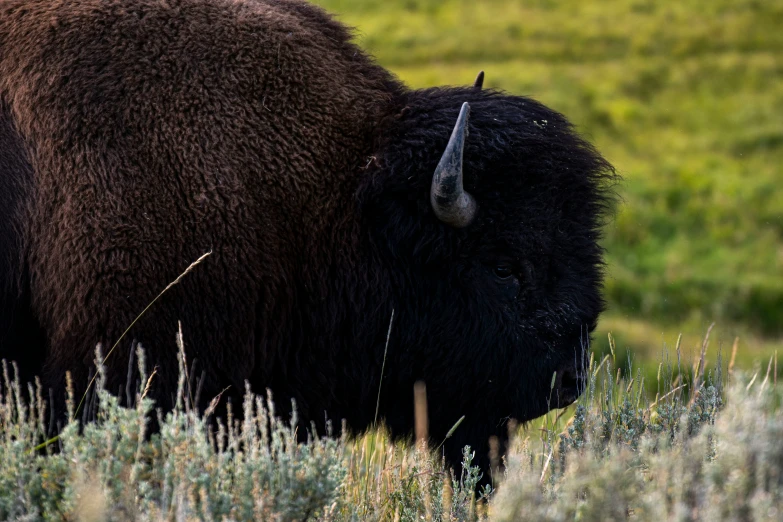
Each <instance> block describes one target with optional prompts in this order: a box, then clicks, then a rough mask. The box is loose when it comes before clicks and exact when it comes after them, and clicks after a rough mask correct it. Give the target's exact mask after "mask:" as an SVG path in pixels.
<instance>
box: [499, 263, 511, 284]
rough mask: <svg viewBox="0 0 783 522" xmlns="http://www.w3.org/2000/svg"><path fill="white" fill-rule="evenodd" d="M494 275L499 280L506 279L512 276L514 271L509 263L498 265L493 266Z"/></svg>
mask: <svg viewBox="0 0 783 522" xmlns="http://www.w3.org/2000/svg"><path fill="white" fill-rule="evenodd" d="M495 275H496V276H497V278H498V279H500V280H501V281H506V280H508V279H511V278H512V277H514V271H513V270H512V269H511V267H510V266H509V265H498V266H496V267H495Z"/></svg>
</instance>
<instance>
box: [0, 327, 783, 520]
mask: <svg viewBox="0 0 783 522" xmlns="http://www.w3.org/2000/svg"><path fill="white" fill-rule="evenodd" d="M702 344H703V346H704V349H703V352H702V354H701V359H702V360H704V359H706V355H707V353H708V343H706V342H703V343H702ZM181 346H182V344H181V342H180V348H181ZM609 348H610V353H609V354H608V355H606V356H605V357H603V358H599V357H597V356H596V355H595V353H594V354H593V357H592V358H591V364H590V368H589V373H588V384H587V389H586V391H585V393H584V394H583V395H582V397H581V398H580V400H579V402H578V403H577V404H576V405H573V406H571V407H569V408H566V409H565V410H556V411H553V412H550V414H548V415H547V416H545V417H543V418H541V419H538V420H536V421H533V422H531V423H528V424H527V425H525V426H521V427H519V428H518V429H512V432H511V434H512V439H511V442H510V450H509V452H508V454H507V455H506V457H505V458H504V460H503V463H504V465H505V471H504V472H503V473H501V474H495V475H494V476H495V477H497V479H496V481H495V484H494V489H493V488H490V487H486V488H484V489H482V490H478V491H477V488H476V484H477V483H478V480H479V479H480V477H481V470H479V469H478V468H476V467H475V466H473V465H472V462H471V461H472V456H473V455H472V453H471V451H470V449H469V448H465V452H464V461H463V466H462V469H459V470H456V471H455V470H449V469H446V468H445V467H444V464H443V461H442V459H441V458H440V456H439V454H438V451H437V446H435V447H433V445H432V444H430V445H428V441H427V439H426V437H422V438H421V439H420V440H419V442H418V443H417V444H415V445H414V444H410V443H405V442H404V441H398V442H394V441H391V440H390V439H389V437H388V435H387V433H386V432H385V430H383V428H380V429H377V430H372V431H370V432H368V433H366V434H361V435H358V436H356V437H352V438H349V437H347V436H346V435H343V436H342V437H340V438H334V437H328V436H324V435H328V434H321V435H320V436H319V435H318V434H315V433H312V432H311V434H310V437H309V439H308V442H306V443H297V442H296V440H297V434H296V431H297V428H296V427H293V426H294V425H295V424H296V417H295V415H296V414H295V413H294V416H293V418H292V419H284V420H281V419H279V418H277V417H276V416H275V409H274V402H273V401H272V398H271V396H267V397H259V396H255V395H253V394H251V393H250V392H249V391H248V392H247V393H246V395H245V399H244V402H243V404H242V410H243V418H242V420H239V419H237V418H233V417H232V416H229V418H228V419H218V420H217V428H216V429H215V428H214V427H213V428H210V423H209V420H210V415H211V412H210V411H206V412H197V411H194V410H192V409H191V408H190V405H189V398H188V397H189V393H188V390H187V381H186V378H185V365H184V364H183V363H182V361H181V362H180V380H179V388H178V397H179V401H178V404H177V407H176V409H175V410H174V411H173V412H170V413H168V414H166V415H165V416H164V415H162V414H161V413H160V412H158V413H157V415H158V416H159V421H160V426H161V428H160V432H159V433H156V434H154V435H152V436H151V437H148V436H146V420H147V419H148V416H149V415H150V414H151V413H152V414H154V405H153V404H152V402H151V401H150V400H149V399H148V398H146V397H145V389H146V384H147V382H146V381H147V380H148V379H150V378H152V379H154V378H155V377H154V376H152V377H148V378H145V379H142V380H141V382H142V385H141V386H140V387H139V389H138V390H136V392H135V404H136V406H135V408H131V409H125V408H122V407H120V406H118V401H117V399H116V398H115V397H114V396H112V395H111V394H109V393H108V392H107V391H106V390H105V389H104V388H103V383H104V378H103V369H102V366H101V361H102V356H101V354H100V352H99V351H98V352H97V353H96V365H97V366H98V368H99V371H98V378H97V379H96V384H95V386H96V391H97V405H96V406H97V410H96V416H95V417H96V421H95V422H93V423H90V424H87V425H86V426H84V428H83V430H82V431H81V432H80V428H79V424H78V422H72V423H71V424H68V425H67V426H66V427H65V428H64V430H63V431H62V434H61V437H60V439H59V441H58V444H59V447H58V451H56V452H54V451H52V448H51V447H49V448H48V449H47V450H46V454H42V453H41V452H36V451H35V450H34V448H35V447H36V444H38V443H40V442H41V440H43V438H44V436H45V433H46V430H47V422H46V421H47V415H46V403H45V401H44V400H42V398H41V390H40V387H38V388H35V387H34V386H29V387H28V389H27V390H25V389H23V388H22V386H21V385H20V383H19V382H18V380H15V379H14V378H13V374H14V373H13V371H12V370H11V369H9V367H8V366H7V365H5V364H4V365H3V379H2V385H1V386H0V518H2V519H4V520H7V519H14V520H154V521H158V520H178V521H179V520H185V521H187V520H324V521H327V520H329V521H332V520H334V521H337V520H339V521H343V520H345V521H354V520H357V521H358V520H379V521H396V520H399V521H414V520H492V521H504V520H627V519H629V518H630V519H632V520H653V519H656V520H660V519H666V520H675V519H676V520H680V519H688V520H718V519H737V520H777V519H778V518H777V517H778V514H779V513H780V512H781V510H782V509H783V446H781V445H780V440H781V438H782V437H783V415H781V409H780V408H781V404H783V390H781V388H780V387H779V385H778V384H777V382H776V379H775V377H774V373H772V372H771V371H770V370H769V369H767V371H766V372H764V371H762V372H759V373H757V374H754V375H750V374H747V373H744V372H740V371H739V370H738V369H737V368H736V367H735V366H734V364H733V362H732V363H729V362H728V361H727V360H726V359H722V360H719V361H718V362H719V364H717V365H712V366H708V365H706V364H704V363H701V364H699V365H698V366H697V367H696V368H694V367H691V366H690V365H680V364H676V363H675V361H676V358H674V357H671V358H670V359H669V362H668V363H667V364H663V365H661V367H660V370H659V372H658V374H657V376H656V378H655V379H653V382H652V383H649V384H645V381H644V380H643V379H642V375H641V373H634V371H633V369H631V370H630V371H629V372H628V373H627V374H626V375H628V376H629V378H626V377H624V376H623V374H622V373H618V372H617V371H616V365H619V364H621V363H617V352H616V349H615V347H614V345H613V344H612V343H610V344H609ZM137 360H138V363H139V369H140V371H141V372H142V374H143V372H144V353H143V350H141V349H139V350H138V352H137ZM775 364H776V361H775ZM770 368H771V365H770ZM653 383H654V385H653ZM683 384H686V385H687V386H683ZM645 387H653V388H655V389H656V390H657V392H656V394H655V397H654V399H653V398H650V397H649V396H648V394H647V393H645V389H646V388H645ZM75 402H76V400H75V398H74V397H73V396H71V399H70V403H69V407H70V408H71V409H73V408H74V407H75ZM208 410H209V408H208ZM425 424H426V423H425ZM213 426H214V425H213ZM495 462H498V461H497V460H496V459H495Z"/></svg>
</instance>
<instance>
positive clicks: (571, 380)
mask: <svg viewBox="0 0 783 522" xmlns="http://www.w3.org/2000/svg"><path fill="white" fill-rule="evenodd" d="M578 386H579V378H578V377H577V376H576V372H575V371H574V370H571V369H569V370H566V371H565V372H563V378H562V379H561V380H560V388H563V389H567V390H570V389H576V388H577V387H578Z"/></svg>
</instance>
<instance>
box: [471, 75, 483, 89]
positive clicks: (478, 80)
mask: <svg viewBox="0 0 783 522" xmlns="http://www.w3.org/2000/svg"><path fill="white" fill-rule="evenodd" d="M482 87H484V71H479V73H478V76H476V81H475V82H473V88H474V89H476V90H477V91H480V90H481V88H482Z"/></svg>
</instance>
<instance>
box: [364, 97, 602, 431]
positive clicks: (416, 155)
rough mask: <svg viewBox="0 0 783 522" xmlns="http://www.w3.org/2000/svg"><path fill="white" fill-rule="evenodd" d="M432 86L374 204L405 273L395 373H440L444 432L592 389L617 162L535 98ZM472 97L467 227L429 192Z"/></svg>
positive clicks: (398, 277) (377, 231) (375, 218)
mask: <svg viewBox="0 0 783 522" xmlns="http://www.w3.org/2000/svg"><path fill="white" fill-rule="evenodd" d="M424 94H426V96H424V95H422V98H421V99H416V100H413V101H412V103H409V107H410V108H409V109H408V112H407V113H406V114H405V115H404V117H403V118H401V120H402V121H401V122H400V125H399V127H398V128H397V129H396V130H395V132H394V134H393V138H396V139H397V140H400V141H401V142H402V143H400V142H394V141H392V142H390V144H389V145H388V149H387V156H386V157H385V158H383V159H385V163H384V162H383V161H382V163H381V165H382V166H383V167H385V169H386V172H384V174H382V175H380V176H383V185H382V186H383V190H382V192H380V194H378V198H374V199H372V207H371V206H369V205H368V206H366V207H365V212H367V215H368V218H370V220H371V223H372V227H373V229H374V241H375V242H376V244H378V245H381V247H382V251H383V254H382V256H383V261H381V262H384V263H386V264H387V266H388V267H389V268H388V271H389V272H388V273H389V274H390V275H389V277H390V279H392V281H393V282H392V287H393V293H394V295H395V307H396V312H397V314H398V317H399V319H398V320H396V324H397V327H396V330H395V341H396V342H395V345H396V346H397V347H398V349H397V350H396V352H395V358H394V359H393V363H394V368H395V375H396V376H397V378H398V379H399V384H400V387H401V388H403V389H404V387H405V386H408V385H409V383H410V381H412V380H417V379H421V380H424V381H425V382H426V384H427V392H428V393H427V395H428V401H429V403H430V426H431V432H432V433H433V436H435V437H438V436H441V435H442V433H443V432H445V431H447V430H448V429H449V428H450V427H451V426H452V425H453V424H454V422H455V421H456V420H457V419H458V418H459V417H460V416H462V415H465V416H466V422H470V421H472V422H473V423H475V424H474V425H475V426H480V425H484V426H502V425H503V424H504V421H505V420H508V419H509V418H513V419H516V420H518V421H527V420H530V419H533V418H535V417H537V416H540V415H542V414H544V413H545V412H547V411H548V410H549V409H551V408H556V407H563V406H566V405H568V404H570V403H572V402H573V401H574V400H576V398H577V397H578V396H579V394H580V393H581V391H582V390H583V389H584V382H585V380H584V370H585V359H586V354H587V347H588V343H589V338H590V333H591V332H592V331H593V329H594V328H595V326H596V322H597V319H598V315H599V313H600V312H601V310H602V307H603V303H602V300H601V297H600V288H601V250H600V248H599V246H598V244H597V241H598V238H599V230H598V229H599V227H600V225H601V222H602V217H603V213H604V211H605V209H606V206H607V203H608V196H607V192H606V188H605V182H606V181H607V180H608V179H609V177H610V176H611V167H610V166H609V165H608V164H606V163H605V162H604V160H603V159H601V157H600V156H599V155H598V154H597V153H595V152H594V151H593V149H592V148H591V147H590V146H589V145H587V144H586V143H585V142H583V141H582V140H580V139H579V138H578V137H577V136H576V135H575V134H573V133H572V131H571V129H570V126H568V124H567V122H566V121H565V120H564V118H563V117H562V116H560V115H559V114H557V113H554V112H552V111H550V110H548V109H546V108H545V107H543V106H541V105H539V104H536V103H535V102H532V101H530V100H526V99H522V98H517V97H503V96H499V95H493V94H484V93H465V92H460V91H433V92H429V93H424ZM471 94H472V96H473V99H471V98H470V95H471ZM466 100H469V101H470V105H471V113H470V120H469V121H470V123H469V124H468V130H469V132H468V134H467V137H466V138H465V141H464V156H463V159H462V162H461V163H462V175H463V180H464V190H465V191H466V192H467V193H468V194H469V195H470V196H471V197H472V200H473V202H474V203H475V209H474V212H473V214H472V215H471V216H470V217H471V219H469V220H468V222H463V223H457V224H456V225H455V224H454V223H453V222H445V221H444V220H443V219H442V214H443V213H442V212H439V211H438V210H437V209H435V208H434V207H433V204H432V203H431V201H430V197H429V196H430V194H431V192H432V190H433V188H432V186H431V179H432V172H433V171H434V170H435V168H436V165H437V164H439V158H440V157H441V156H442V154H443V151H444V150H445V149H446V142H447V141H448V139H449V136H450V134H451V131H452V128H451V127H453V126H454V122H455V121H456V119H457V113H458V112H459V108H460V105H461V102H462V101H466ZM428 103H429V105H428ZM433 105H434V106H436V108H433ZM441 119H442V120H443V121H444V122H446V123H442V124H441V123H440V122H441ZM406 144H407V145H408V146H409V147H414V144H417V145H418V147H420V148H418V149H415V150H414V152H410V150H406V149H405V145H406ZM422 147H423V148H422ZM448 188H449V187H447V188H446V189H444V191H445V192H448V190H447V189H448ZM371 208H372V210H371ZM553 374H556V375H555V377H554V384H553ZM471 429H474V431H475V433H476V436H479V437H481V436H485V435H486V434H484V433H481V430H480V429H479V428H477V427H476V428H471V426H470V425H468V427H467V428H466V430H467V431H468V432H470V431H471ZM438 432H440V433H438Z"/></svg>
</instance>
